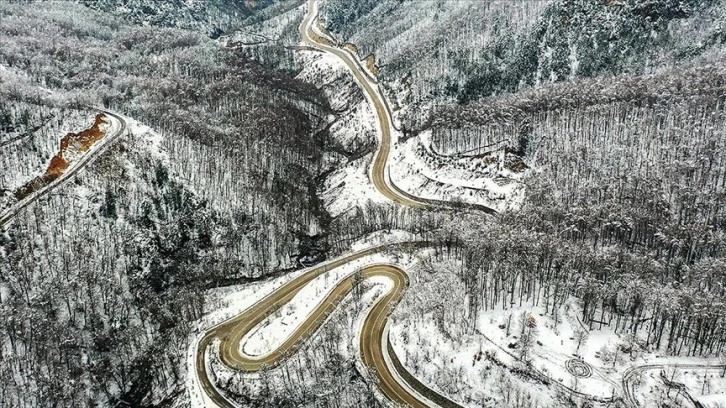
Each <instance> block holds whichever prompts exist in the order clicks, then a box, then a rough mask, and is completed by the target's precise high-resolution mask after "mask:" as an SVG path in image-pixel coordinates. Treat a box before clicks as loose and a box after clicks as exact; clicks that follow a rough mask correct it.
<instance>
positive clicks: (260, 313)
mask: <svg viewBox="0 0 726 408" xmlns="http://www.w3.org/2000/svg"><path fill="white" fill-rule="evenodd" d="M317 17H318V5H317V3H316V1H315V0H309V6H308V10H307V13H306V15H305V17H304V19H303V21H302V23H301V25H300V35H301V37H302V40H303V42H304V43H305V46H304V47H306V48H308V49H314V50H318V51H322V52H325V53H329V54H331V55H334V56H336V57H338V58H339V59H340V60H341V61H342V62H343V63H344V64H345V65H346V66H347V67H348V69H349V70H350V72H351V73H352V75H353V77H354V78H355V80H356V82H357V83H358V85H359V86H360V87H361V89H362V90H363V92H364V94H365V96H366V98H367V99H368V100H369V102H370V103H371V104H372V105H373V107H374V110H375V114H376V117H377V119H378V126H379V127H380V131H379V133H380V144H379V147H378V150H377V151H376V153H375V155H374V158H373V163H372V166H371V167H370V172H369V177H370V179H371V181H372V183H373V185H374V186H375V188H376V189H377V190H378V191H380V193H381V194H383V195H384V196H385V197H387V198H388V199H390V200H391V201H393V202H395V203H398V204H400V205H403V206H407V207H414V208H420V207H428V206H433V207H440V208H449V209H457V210H462V209H463V210H466V209H472V210H477V211H481V212H483V213H486V214H496V211H495V210H494V209H492V208H490V207H487V206H483V205H478V204H470V203H452V202H446V201H440V200H433V199H427V198H422V197H416V196H414V195H412V194H410V193H407V192H406V191H404V190H403V189H401V188H399V187H398V186H396V185H395V183H394V182H393V181H392V180H391V177H390V173H389V156H390V152H391V148H392V143H393V136H392V133H393V131H392V128H393V126H392V124H393V120H392V114H391V111H390V108H389V106H388V104H387V101H386V99H385V96H384V95H383V93H382V90H381V88H380V86H378V84H377V83H376V80H375V78H372V77H371V75H370V74H369V73H368V72H367V71H366V70H365V68H364V67H363V65H362V63H361V61H359V60H358V59H357V58H356V57H355V54H353V53H351V52H349V51H347V50H344V49H342V48H339V47H337V46H335V45H334V44H335V42H334V41H332V40H331V39H329V38H327V37H326V33H324V32H321V31H316V29H315V23H316V21H317ZM408 245H413V246H416V247H422V246H426V245H427V244H424V243H413V244H410V243H409V244H408ZM395 247H396V245H384V246H378V247H373V248H369V249H366V250H363V251H358V252H354V253H352V254H350V255H347V256H345V257H342V258H340V259H337V260H335V261H332V262H329V263H326V264H323V265H321V266H318V267H315V268H312V269H310V270H309V271H307V272H305V273H304V274H302V275H301V276H299V277H297V278H295V279H293V280H292V281H290V282H288V283H287V284H285V285H283V286H282V287H280V288H278V289H276V290H275V291H274V292H272V293H271V294H269V295H268V296H266V297H265V298H263V299H262V300H260V301H259V302H257V303H256V304H255V305H253V306H252V307H250V308H248V309H247V310H246V311H244V312H243V313H242V314H240V315H238V316H236V317H234V318H232V319H230V320H228V321H225V322H223V323H221V324H220V325H218V326H215V327H214V328H212V329H211V330H209V331H208V332H207V333H206V334H205V335H204V336H203V337H202V339H201V340H200V341H199V343H198V345H197V348H196V370H197V373H198V379H199V381H200V383H201V384H200V385H201V387H202V389H203V391H204V393H205V394H206V396H207V397H208V398H209V400H211V402H213V403H214V404H216V405H218V406H221V407H233V406H234V405H233V404H232V403H230V402H229V401H228V400H227V399H225V397H224V396H223V395H222V394H221V393H220V391H219V390H218V389H216V388H215V386H214V384H213V383H212V381H211V380H210V378H209V375H208V374H209V373H208V361H207V354H208V352H211V351H212V350H209V348H210V346H211V345H212V343H213V342H214V341H215V340H218V344H219V358H220V360H221V362H222V363H224V364H225V365H226V366H227V367H230V368H232V369H235V370H239V371H241V372H258V371H260V370H264V369H268V368H273V367H276V366H278V365H279V364H281V363H282V362H283V361H285V359H287V358H288V357H290V356H292V355H293V354H294V353H295V352H296V351H297V349H298V348H299V346H300V345H301V343H303V342H304V341H306V340H307V339H309V338H310V337H311V336H312V335H313V334H314V333H315V331H316V330H317V329H318V328H319V327H320V326H321V325H322V324H323V322H324V321H325V320H326V318H327V316H329V315H330V313H332V312H333V311H334V310H335V308H336V307H337V306H338V305H339V304H340V302H341V301H342V300H343V298H345V296H346V295H347V294H348V293H350V291H351V290H352V289H353V287H354V285H355V284H356V283H357V279H358V277H356V276H354V275H350V276H347V277H346V278H344V279H343V280H342V281H341V282H340V283H338V285H336V286H335V288H333V290H332V291H331V292H330V293H329V294H328V295H327V296H326V297H325V298H324V299H323V300H322V301H321V303H320V304H319V305H318V306H317V307H316V308H315V309H314V311H313V312H312V313H311V314H310V315H309V316H308V317H307V318H306V319H305V321H304V322H303V323H302V324H301V325H300V326H299V327H297V328H296V329H295V331H294V333H293V334H292V335H291V336H289V337H288V338H287V339H286V340H285V341H284V343H283V344H282V345H281V346H279V347H278V348H276V349H275V350H273V351H271V352H269V353H268V354H265V355H262V356H251V355H247V354H245V353H244V351H243V347H242V343H243V339H244V338H245V336H246V335H247V334H248V333H250V332H251V331H252V330H254V329H255V327H257V326H258V325H259V324H260V323H261V322H263V321H264V320H265V319H266V318H268V317H269V316H270V315H271V314H272V313H274V312H275V311H277V310H279V309H280V308H281V307H282V305H284V304H286V303H287V302H289V301H290V300H291V299H292V298H293V297H294V296H295V295H296V294H297V293H298V292H299V291H300V290H301V289H302V288H303V287H305V286H306V285H307V284H308V283H310V282H311V281H312V280H313V279H314V278H316V277H317V276H320V275H321V274H323V273H325V272H328V271H330V270H332V269H334V268H337V267H339V266H342V265H344V264H346V263H348V262H351V261H354V260H357V259H360V258H362V257H364V256H367V255H371V254H374V253H377V252H381V251H384V250H389V249H396V248H395ZM375 276H381V277H386V278H388V279H390V280H391V281H392V282H393V288H392V289H391V290H390V291H389V292H388V293H387V294H386V295H385V296H383V297H381V298H379V300H377V301H376V303H375V304H374V305H373V307H372V309H371V310H370V311H369V312H368V315H367V316H366V318H365V321H364V324H363V327H362V330H361V334H360V350H361V354H362V358H363V362H364V364H365V365H366V366H367V367H370V368H372V369H373V370H375V372H376V373H377V375H376V376H377V379H378V383H377V386H378V388H379V390H380V391H381V392H382V393H383V394H384V395H385V397H386V398H387V399H389V400H390V401H391V402H392V403H394V404H395V405H404V406H412V407H429V406H442V407H447V408H448V407H455V408H458V407H461V406H460V405H459V404H457V403H456V402H454V401H452V400H450V399H448V398H446V397H445V396H443V395H440V394H438V393H437V392H436V391H434V390H432V389H430V388H428V387H427V386H426V385H424V384H423V383H421V382H420V381H418V380H417V379H416V378H415V377H413V376H412V375H411V374H410V373H408V372H407V371H406V369H405V367H403V365H402V364H401V362H400V361H399V359H398V358H397V356H396V355H395V352H394V350H393V347H392V346H391V344H390V343H389V342H388V341H387V340H388V317H389V315H390V314H391V312H392V310H393V309H394V308H395V306H396V304H397V303H398V302H399V300H400V299H401V297H402V296H403V294H404V292H405V290H406V288H407V287H408V284H409V280H408V275H407V274H406V272H405V271H404V270H402V269H400V268H398V267H397V266H394V265H388V264H376V265H370V266H367V267H365V268H364V269H363V270H362V273H361V277H362V278H370V277H375ZM684 367H685V366H684ZM688 367H689V368H710V367H713V366H708V365H693V366H688ZM652 368H657V367H656V366H640V367H634V368H631V369H630V370H628V372H627V373H626V374H625V375H624V377H623V378H622V388H623V390H624V394H625V402H626V403H628V404H629V405H630V406H632V407H634V408H635V407H638V402H637V400H636V399H635V397H634V395H633V388H632V387H633V384H632V381H631V380H632V377H633V376H634V375H635V374H636V373H637V372H639V371H643V370H647V369H652ZM547 379H548V380H550V382H553V383H554V380H552V379H551V378H549V377H547ZM609 382H610V383H611V384H613V386H617V383H615V382H614V381H609ZM573 393H574V394H578V395H581V396H582V397H583V398H587V394H585V393H579V392H574V390H573ZM615 399H619V398H617V397H613V398H612V400H615Z"/></svg>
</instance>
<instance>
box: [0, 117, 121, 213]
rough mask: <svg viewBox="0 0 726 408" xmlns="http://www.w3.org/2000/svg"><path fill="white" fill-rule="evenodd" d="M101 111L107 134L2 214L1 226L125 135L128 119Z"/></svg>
mask: <svg viewBox="0 0 726 408" xmlns="http://www.w3.org/2000/svg"><path fill="white" fill-rule="evenodd" d="M100 110H101V112H103V113H104V114H105V115H106V116H107V117H108V118H109V119H110V122H111V123H110V125H111V127H110V128H109V130H108V132H107V134H106V136H105V137H104V138H103V139H101V140H99V141H98V142H96V143H95V144H94V145H93V146H92V147H91V149H89V150H88V151H87V152H86V154H84V155H83V156H82V157H81V159H80V160H78V161H77V162H76V163H75V164H73V165H72V166H71V167H70V168H69V169H68V170H66V172H65V173H63V175H62V176H60V177H58V178H57V179H56V180H54V181H53V182H51V183H50V184H48V185H47V186H45V187H43V188H41V189H40V190H38V191H37V192H35V193H33V194H31V195H30V196H28V197H25V198H24V199H22V200H20V201H18V202H17V203H15V204H14V205H13V206H12V207H10V208H9V209H8V210H7V211H5V212H3V213H1V214H0V227H3V226H5V224H7V223H8V222H10V220H12V219H13V218H14V217H15V216H16V215H17V214H18V213H19V212H20V211H21V210H22V209H24V208H25V207H27V206H29V205H30V204H32V203H34V202H35V201H37V200H38V199H39V198H41V197H43V196H44V195H46V194H48V192H50V191H51V190H54V189H56V188H58V187H61V186H62V185H64V184H65V183H67V182H68V181H69V180H71V179H72V178H73V176H74V175H76V174H77V173H78V172H79V171H81V170H83V169H84V168H85V167H86V166H88V165H89V164H91V163H92V162H93V161H94V160H95V159H96V158H97V157H98V156H99V155H100V154H101V153H103V152H104V151H106V148H107V147H108V146H109V145H110V144H111V143H112V142H113V141H115V140H116V139H118V137H119V136H121V135H123V134H124V132H125V131H126V120H124V118H123V117H121V116H119V115H117V114H115V113H113V112H109V111H107V110H103V109H100Z"/></svg>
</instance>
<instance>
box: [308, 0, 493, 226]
mask: <svg viewBox="0 0 726 408" xmlns="http://www.w3.org/2000/svg"><path fill="white" fill-rule="evenodd" d="M317 17H318V4H317V2H316V1H315V0H310V2H309V5H308V12H307V14H306V15H305V18H304V19H303V22H302V24H300V36H301V37H302V39H303V41H304V42H305V43H307V44H308V45H310V46H311V47H313V48H316V49H319V50H321V51H324V52H328V53H330V54H333V55H335V56H337V57H338V58H340V59H341V60H342V61H343V62H344V63H345V65H347V66H348V68H350V71H351V72H352V73H353V76H354V77H355V79H356V82H358V84H359V85H360V87H361V88H362V89H363V92H365V93H366V94H367V95H368V97H369V98H370V100H371V102H373V106H374V108H375V111H376V116H377V117H378V121H379V123H380V126H381V143H380V146H379V148H378V151H376V155H375V157H374V158H373V166H372V167H371V173H370V178H371V181H372V182H373V185H374V186H375V187H376V189H377V190H378V191H380V192H381V194H383V195H384V196H386V197H387V198H388V199H390V200H392V201H394V202H396V203H398V204H401V205H405V206H407V207H422V206H437V207H450V208H451V207H453V208H458V209H473V210H478V211H483V212H485V213H487V214H496V211H495V210H494V209H493V208H490V207H487V206H484V205H481V204H465V203H450V202H447V201H442V200H432V199H426V198H422V197H416V196H414V195H412V194H409V193H407V192H405V191H403V190H402V189H401V188H399V187H397V186H396V185H395V184H394V183H393V182H392V180H391V179H390V175H389V173H388V157H389V155H390V152H391V143H392V142H391V127H392V123H393V121H392V118H391V112H390V110H389V109H388V105H387V104H386V102H385V97H384V95H382V94H381V93H380V92H379V91H378V86H377V85H376V84H373V83H371V80H370V79H368V77H367V76H366V73H365V69H364V68H363V66H362V65H361V63H360V61H357V60H356V59H354V58H353V57H352V56H351V54H349V53H348V52H346V51H344V50H342V49H340V48H337V47H331V46H330V45H327V44H324V43H322V42H317V41H316V40H315V37H316V36H317V34H315V33H314V31H313V23H314V22H315V21H316V19H317Z"/></svg>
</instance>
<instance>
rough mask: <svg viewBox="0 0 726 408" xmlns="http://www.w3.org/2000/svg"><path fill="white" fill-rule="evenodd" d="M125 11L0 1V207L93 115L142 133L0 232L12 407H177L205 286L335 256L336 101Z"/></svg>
mask: <svg viewBox="0 0 726 408" xmlns="http://www.w3.org/2000/svg"><path fill="white" fill-rule="evenodd" d="M146 3H147V4H148V5H149V6H154V5H157V4H159V2H146ZM99 4H100V3H99ZM116 11H118V15H116V14H108V13H105V14H102V13H99V12H95V11H93V10H91V9H89V8H86V7H84V6H82V5H79V4H74V3H72V2H57V3H47V2H37V3H30V4H28V3H23V4H18V3H7V2H5V3H2V4H0V37H1V40H0V41H1V42H2V44H3V47H2V50H0V95H1V97H0V128H1V129H2V130H3V131H2V133H1V134H0V142H1V143H3V144H2V150H1V151H0V157H1V159H0V163H2V168H3V170H2V171H1V172H0V178H1V180H0V189H2V192H3V202H2V203H1V204H2V206H3V208H5V207H11V206H12V205H13V204H14V202H15V200H16V198H15V197H14V196H13V195H12V194H11V192H12V191H15V190H16V189H17V188H19V187H21V186H22V185H24V184H25V183H27V182H29V181H30V180H32V179H33V178H34V177H36V176H39V175H42V174H43V172H45V170H46V168H47V166H48V163H49V161H50V159H51V158H52V156H53V155H55V154H56V153H57V151H58V146H59V144H60V141H61V138H62V137H63V136H64V135H65V134H67V133H76V132H79V131H81V130H83V129H85V128H87V127H88V126H89V123H92V119H93V116H94V115H95V114H96V113H97V111H95V110H93V109H90V108H86V107H87V106H94V105H105V106H107V107H111V108H113V109H115V110H117V111H120V112H123V113H124V114H125V115H128V116H129V117H133V118H134V119H136V120H138V121H139V122H140V123H141V125H139V124H136V125H134V126H130V127H131V128H132V129H131V131H132V133H133V134H131V135H127V136H124V137H123V138H121V140H119V141H118V143H116V144H115V145H113V146H112V147H111V148H110V149H109V150H108V151H107V152H106V153H105V154H104V155H103V156H102V157H100V158H98V160H97V161H96V162H95V163H94V165H93V166H89V167H88V168H86V169H84V171H82V172H80V173H79V174H77V175H76V176H75V177H74V179H73V181H72V182H70V183H66V185H65V186H64V187H63V188H59V189H57V190H53V191H52V192H49V193H48V194H47V195H46V196H45V197H44V198H42V199H40V200H38V201H36V202H35V203H34V204H33V205H31V206H28V207H27V208H26V209H25V210H24V211H21V212H20V213H18V214H17V215H16V216H15V217H14V218H13V220H12V221H11V222H10V224H8V225H7V226H5V227H4V228H3V231H2V232H1V233H0V308H1V310H2V312H1V313H2V319H1V321H2V323H1V325H2V327H1V328H0V337H2V341H1V342H0V344H1V346H0V347H2V356H3V364H2V368H1V369H0V377H1V378H2V380H1V381H0V383H2V386H0V405H1V406H9V407H14V406H20V407H36V406H95V405H102V406H116V405H125V406H156V405H161V404H170V403H173V404H183V403H184V400H185V396H184V388H183V381H184V379H185V375H184V371H183V363H182V360H181V359H182V356H183V354H184V351H185V348H186V341H187V335H188V333H189V330H190V326H189V324H190V322H192V321H194V320H195V319H197V318H198V317H199V316H200V314H201V313H202V307H203V291H204V290H205V289H206V288H209V287H216V286H220V285H224V284H227V283H229V282H242V281H245V280H247V279H249V280H252V279H260V278H262V277H264V276H266V275H267V274H270V273H274V272H275V271H280V270H286V269H288V268H291V267H293V266H296V265H297V263H298V260H302V261H306V262H310V261H316V260H319V259H322V258H324V257H325V256H326V250H327V248H326V247H325V245H323V244H322V243H321V242H320V241H319V239H318V235H317V234H318V232H322V231H325V229H324V227H325V226H326V223H327V222H328V220H327V218H328V217H327V215H326V213H325V210H324V209H323V208H321V206H320V204H319V200H318V199H317V197H316V177H317V176H318V175H319V174H320V173H321V172H322V171H323V169H324V167H323V165H322V161H321V157H322V151H323V149H324V147H325V145H326V141H325V140H324V139H323V138H322V136H318V133H319V131H320V130H321V129H322V128H324V127H325V125H326V124H327V123H326V120H327V117H328V115H330V114H331V110H330V108H329V106H328V103H327V101H326V100H325V98H323V97H322V96H321V95H320V93H319V92H318V91H317V90H316V89H315V88H314V87H312V86H310V85H309V84H306V83H303V82H301V81H297V80H295V79H294V78H293V77H291V76H290V75H289V73H286V72H282V71H279V70H274V69H270V68H266V67H264V66H262V65H261V64H259V63H256V62H254V61H251V60H250V59H249V58H248V57H247V56H245V55H243V54H240V53H238V52H235V51H233V50H228V49H225V48H223V47H222V46H220V45H219V44H218V43H215V42H213V41H212V40H211V39H210V38H209V37H208V35H207V34H208V33H207V32H206V31H204V30H199V31H195V30H187V29H178V28H165V27H154V26H142V25H137V24H135V23H134V20H131V21H129V20H124V19H123V18H119V15H124V13H125V11H124V10H116ZM228 18H229V19H232V18H235V16H234V15H231V16H229V17H228ZM144 125H146V126H150V127H151V128H153V129H154V130H155V131H156V132H152V131H150V130H148V128H146V127H145V126H144ZM157 132H158V133H157ZM6 192H7V193H6Z"/></svg>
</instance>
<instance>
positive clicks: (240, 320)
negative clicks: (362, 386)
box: [196, 242, 460, 407]
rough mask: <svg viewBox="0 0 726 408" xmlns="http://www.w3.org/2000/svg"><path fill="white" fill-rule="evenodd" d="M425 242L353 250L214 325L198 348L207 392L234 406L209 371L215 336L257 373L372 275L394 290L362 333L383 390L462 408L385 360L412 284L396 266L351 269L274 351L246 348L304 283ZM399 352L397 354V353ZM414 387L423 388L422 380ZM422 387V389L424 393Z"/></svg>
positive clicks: (223, 352) (231, 359) (400, 398)
mask: <svg viewBox="0 0 726 408" xmlns="http://www.w3.org/2000/svg"><path fill="white" fill-rule="evenodd" d="M429 245H430V244H428V243H425V242H411V243H402V244H395V245H381V246H376V247H372V248H368V249H365V250H362V251H358V252H354V253H352V254H350V255H347V256H345V257H342V258H340V259H337V260H335V261H332V262H328V263H325V264H323V265H321V266H318V267H314V268H312V269H310V270H309V271H307V272H305V273H304V274H302V275H300V276H298V277H297V278H295V279H293V280H291V281H290V282H288V283H286V284H285V285H283V286H282V287H280V288H278V289H276V290H275V291H273V292H272V293H270V294H269V295H267V296H266V297H264V298H263V299H261V300H260V301H258V302H257V303H255V304H254V305H253V306H251V307H250V308H248V309H247V310H245V311H244V312H243V313H242V314H239V315H237V316H235V317H233V318H232V319H230V320H227V321H225V322H223V323H222V324H220V325H218V326H216V327H214V328H212V329H211V330H210V331H208V332H207V334H206V335H205V336H204V337H203V338H202V339H201V340H200V342H199V345H198V347H197V355H196V369H197V373H198V378H199V381H200V383H201V387H202V389H203V391H204V392H205V393H206V395H207V397H208V398H209V399H210V400H211V402H213V403H214V404H216V405H218V406H221V407H232V406H233V404H231V403H230V402H229V401H228V400H227V399H226V398H225V397H224V396H223V395H222V394H221V393H220V392H219V391H218V390H217V389H216V388H215V386H214V384H212V381H211V380H210V378H209V373H208V372H207V370H208V366H207V359H206V357H207V351H208V348H209V345H210V344H211V343H212V341H214V340H215V339H219V340H220V341H219V357H220V360H221V361H222V362H223V363H224V364H225V365H226V366H227V367H230V368H232V369H235V370H238V371H241V372H257V371H260V370H263V369H270V368H274V367H276V366H278V365H279V364H280V363H282V362H283V361H285V360H286V359H287V358H288V357H290V356H292V355H293V354H294V353H295V352H296V351H297V349H298V348H299V346H300V344H301V343H302V342H304V341H306V340H307V339H309V338H310V337H311V336H312V335H313V334H314V333H315V332H316V331H317V330H318V328H319V327H320V325H322V324H323V322H324V321H325V320H326V318H327V317H328V316H329V315H330V314H331V313H332V312H333V311H334V310H335V308H336V307H337V306H338V305H339V304H340V302H341V301H342V300H343V299H344V298H345V297H346V295H348V294H349V293H350V292H351V291H352V290H353V288H354V287H355V285H357V284H360V282H362V281H363V280H365V279H368V278H372V277H385V278H388V279H390V280H391V281H392V282H393V287H392V289H391V290H390V291H389V292H388V293H386V294H385V296H383V297H381V298H379V299H378V300H377V301H376V302H375V304H374V305H373V307H372V309H371V310H370V311H369V312H368V315H367V316H366V319H365V321H364V323H363V327H362V330H361V335H360V350H361V353H362V356H363V363H364V364H365V365H366V366H367V367H370V368H372V369H373V370H375V372H376V376H377V380H378V387H379V390H380V391H381V392H382V393H383V394H384V395H385V397H386V398H388V399H389V400H390V401H393V402H395V403H397V404H402V405H404V406H412V407H428V406H431V405H432V403H431V400H429V399H427V397H424V396H423V395H427V396H429V398H431V396H434V398H432V399H435V400H436V401H445V403H444V404H442V405H443V406H446V407H460V406H459V405H458V404H456V403H454V402H452V401H449V400H448V399H447V398H445V397H444V396H442V395H439V394H438V393H436V392H435V391H434V390H430V389H428V388H426V389H424V390H419V389H416V388H415V387H414V386H412V385H411V384H408V383H405V382H402V381H400V380H399V378H400V376H399V374H398V372H396V371H395V369H394V370H392V369H391V367H389V366H388V364H387V361H386V357H387V356H386V353H389V352H390V351H391V350H390V349H389V348H388V347H387V333H388V317H389V315H390V313H391V312H392V311H393V309H394V308H395V306H396V304H397V303H398V301H399V300H400V299H401V297H402V296H403V294H404V292H405V290H406V288H407V287H408V283H409V280H408V275H407V274H406V272H405V271H404V270H402V269H401V268H399V267H396V266H394V265H388V264H375V265H369V266H366V267H364V268H363V269H362V270H360V273H359V274H350V275H348V276H347V277H345V278H343V280H341V281H340V282H339V283H338V284H337V285H336V286H335V287H334V288H333V290H332V291H330V292H329V293H328V295H327V296H326V297H325V298H324V299H323V300H322V301H321V302H320V303H319V304H318V306H316V308H315V309H314V310H313V311H312V312H311V313H310V314H309V316H307V317H306V319H305V320H304V322H303V323H301V324H300V326H299V327H297V328H296V329H295V331H294V332H293V333H292V334H291V335H290V336H289V337H288V338H287V339H286V340H285V341H284V342H283V343H282V345H280V346H279V347H277V348H276V349H275V350H272V351H270V352H269V353H267V354H265V355H262V356H251V355H247V354H246V353H244V351H243V347H242V342H243V339H244V338H245V336H246V335H247V334H248V333H250V332H251V331H252V330H253V329H254V328H255V327H256V326H257V325H259V324H260V323H261V322H262V321H263V320H265V319H266V318H268V317H269V316H270V315H272V314H273V313H275V312H276V311H277V310H278V309H280V307H282V306H283V305H284V304H286V303H287V302H289V301H290V300H291V299H292V298H293V297H294V296H295V295H296V294H297V293H298V292H299V291H300V290H301V289H302V288H304V287H305V286H306V285H307V284H309V283H310V282H311V281H312V280H313V279H315V278H316V277H318V276H320V275H321V274H323V273H326V272H328V271H331V270H333V269H335V268H338V267H340V266H343V265H345V264H347V263H350V262H352V261H354V260H357V259H360V258H363V257H365V256H369V255H372V254H375V253H378V252H381V251H384V250H390V249H401V250H405V251H411V250H413V249H415V248H423V247H427V246H429ZM394 357H395V356H394ZM396 361H397V360H396ZM414 385H415V386H420V387H423V384H421V383H419V382H417V383H415V384H414ZM422 391H423V392H422Z"/></svg>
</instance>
